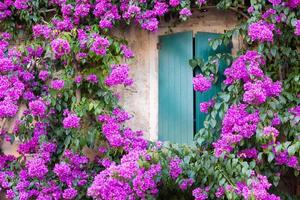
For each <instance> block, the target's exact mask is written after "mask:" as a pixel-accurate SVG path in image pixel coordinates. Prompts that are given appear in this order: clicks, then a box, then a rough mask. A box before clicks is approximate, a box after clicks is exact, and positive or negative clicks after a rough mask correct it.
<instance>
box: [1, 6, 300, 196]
mask: <svg viewBox="0 0 300 200" xmlns="http://www.w3.org/2000/svg"><path fill="white" fill-rule="evenodd" d="M299 6H300V2H299V1H298V0H288V1H281V0H268V1H261V0H250V1H242V0H230V1H228V0H221V1H210V2H206V1H205V0H197V1H189V0H185V1H181V0H170V1H165V0H161V1H145V0H139V1H132V0H122V1H114V0H96V1H94V0H50V1H44V0H34V1H29V0H14V1H13V0H4V1H3V2H0V20H1V29H2V31H3V32H2V33H1V35H0V117H1V119H2V121H1V140H2V141H4V140H5V141H7V142H11V143H13V142H15V140H16V139H17V140H18V141H20V145H19V147H18V150H17V151H18V153H19V156H12V155H5V154H1V156H0V166H1V171H0V188H1V189H3V191H5V193H6V197H7V198H9V199H22V200H27V199H40V200H42V199H47V200H48V199H105V200H109V199H111V200H113V199H114V200H115V199H120V200H121V199H124V200H125V199H196V200H204V199H261V200H266V199H274V200H275V199H280V198H282V199H287V198H290V199H291V198H293V194H290V193H285V192H283V191H282V190H281V189H279V187H278V183H279V181H280V179H281V177H284V176H285V175H286V174H291V172H292V175H291V176H292V177H296V176H298V174H299V169H300V166H299V156H300V142H299V137H300V135H299V134H300V126H299V120H300V106H299V103H300V100H299V95H300V89H299V88H300V87H299V85H300V72H299V69H300V58H299V57H300V56H299V43H300V42H299V41H300V39H299V35H300V20H299V16H300V9H299ZM212 8H218V9H223V10H231V11H233V12H235V13H236V14H237V16H238V17H239V19H240V23H239V24H238V25H237V26H236V27H235V28H234V29H232V30H229V31H226V32H225V33H224V34H223V35H222V36H221V38H217V39H214V40H211V41H210V45H211V46H212V48H213V49H217V48H218V47H219V46H221V45H228V44H229V43H230V41H232V39H233V37H238V38H240V40H241V41H242V42H243V46H242V47H241V49H239V51H238V54H237V55H236V56H234V57H233V56H232V55H229V54H217V55H215V56H212V57H210V58H209V59H208V61H207V62H204V61H202V60H191V61H190V64H191V66H192V67H199V68H200V70H201V74H199V75H197V76H196V77H195V78H194V79H193V84H194V90H195V91H196V92H205V91H207V90H209V89H210V88H211V87H212V85H213V84H214V83H215V82H216V80H218V77H217V74H218V73H217V72H218V63H220V62H221V61H222V60H226V61H227V62H228V63H229V64H230V66H229V67H228V68H227V69H226V70H225V72H224V75H225V77H226V80H225V81H224V83H223V86H222V91H221V92H219V93H218V94H217V95H216V96H215V97H213V99H211V100H210V101H208V102H204V103H201V105H199V109H200V110H201V112H205V113H208V114H207V117H206V120H205V122H204V128H203V129H201V130H200V131H199V132H198V133H197V135H196V137H195V145H193V146H186V145H177V144H170V143H162V142H160V141H158V142H150V141H147V140H145V139H144V138H143V133H142V131H139V130H132V129H131V128H130V127H128V125H127V123H126V122H127V121H128V120H130V119H131V118H132V116H131V115H130V114H129V113H127V112H126V111H124V110H123V109H122V108H121V107H120V106H119V104H118V101H119V99H120V98H122V97H121V96H120V94H118V93H117V92H116V91H118V89H120V88H123V87H130V86H131V85H132V84H133V83H134V80H132V78H131V77H130V72H129V70H130V59H131V58H133V57H134V52H132V51H131V50H130V48H129V47H128V45H127V42H126V39H124V38H121V37H118V36H116V35H115V34H114V28H119V29H122V28H124V27H126V26H129V25H130V24H135V25H137V26H136V28H141V29H144V31H151V32H155V31H157V30H158V28H159V22H160V21H161V20H164V17H165V16H171V17H172V18H175V19H177V20H178V22H181V21H184V20H188V18H189V17H190V16H192V14H193V12H199V11H200V12H202V11H204V10H206V9H212ZM4 31H5V32H4ZM187 62H188V61H187ZM10 125H13V126H12V128H11V126H10ZM88 150H89V151H93V152H94V154H95V155H94V156H92V157H91V156H89V157H87V154H86V153H84V152H85V151H88Z"/></svg>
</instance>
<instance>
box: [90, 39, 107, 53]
mask: <svg viewBox="0 0 300 200" xmlns="http://www.w3.org/2000/svg"><path fill="white" fill-rule="evenodd" d="M109 45H110V43H109V41H108V39H106V38H103V37H101V36H96V37H95V40H94V42H93V44H92V47H91V51H93V52H95V53H96V54H97V55H101V56H104V55H105V54H106V49H107V48H108V47H109Z"/></svg>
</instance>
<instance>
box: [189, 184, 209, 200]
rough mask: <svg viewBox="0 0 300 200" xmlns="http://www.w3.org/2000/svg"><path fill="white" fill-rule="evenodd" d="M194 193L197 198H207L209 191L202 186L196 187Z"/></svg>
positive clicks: (203, 199) (199, 199)
mask: <svg viewBox="0 0 300 200" xmlns="http://www.w3.org/2000/svg"><path fill="white" fill-rule="evenodd" d="M192 194H193V197H194V198H195V200H205V199H207V198H208V195H207V191H206V190H203V189H201V188H200V187H198V188H196V189H194V190H193V192H192Z"/></svg>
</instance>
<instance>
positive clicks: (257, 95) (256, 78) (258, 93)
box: [224, 51, 282, 105]
mask: <svg viewBox="0 0 300 200" xmlns="http://www.w3.org/2000/svg"><path fill="white" fill-rule="evenodd" d="M264 64H265V61H264V59H263V58H262V56H261V55H260V54H258V53H257V52H256V51H247V52H246V54H245V55H242V56H240V57H239V58H238V59H236V60H235V61H234V62H233V64H232V66H231V67H230V68H227V69H226V70H225V72H224V74H225V76H226V80H225V81H224V82H225V84H228V85H229V84H232V83H234V82H235V81H237V80H243V82H244V90H245V93H244V96H243V101H244V102H246V103H248V104H253V105H259V104H262V103H264V102H265V101H266V99H267V98H268V97H277V96H279V95H280V93H281V90H282V86H281V85H282V84H281V82H279V81H277V82H274V83H273V81H272V80H271V79H270V78H269V77H267V76H266V75H264V72H263V71H262V69H261V65H264Z"/></svg>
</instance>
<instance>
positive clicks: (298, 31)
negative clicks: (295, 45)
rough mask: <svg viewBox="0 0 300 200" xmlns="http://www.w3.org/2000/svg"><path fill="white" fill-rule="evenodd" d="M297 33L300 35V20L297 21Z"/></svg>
mask: <svg viewBox="0 0 300 200" xmlns="http://www.w3.org/2000/svg"><path fill="white" fill-rule="evenodd" d="M299 2H300V1H299ZM295 35H297V36H300V20H297V21H296V28H295Z"/></svg>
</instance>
